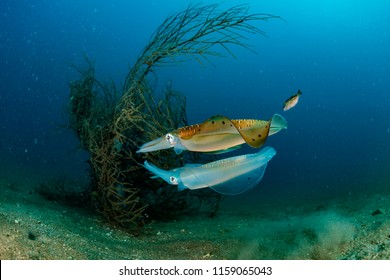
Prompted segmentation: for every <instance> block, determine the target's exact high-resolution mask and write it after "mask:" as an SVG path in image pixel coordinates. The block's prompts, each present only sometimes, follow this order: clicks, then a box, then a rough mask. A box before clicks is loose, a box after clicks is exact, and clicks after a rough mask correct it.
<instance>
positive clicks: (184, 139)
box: [137, 114, 287, 154]
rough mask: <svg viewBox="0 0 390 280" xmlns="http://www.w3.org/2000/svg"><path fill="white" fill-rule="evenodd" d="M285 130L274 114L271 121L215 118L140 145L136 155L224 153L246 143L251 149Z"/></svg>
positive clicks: (284, 122) (285, 124)
mask: <svg viewBox="0 0 390 280" xmlns="http://www.w3.org/2000/svg"><path fill="white" fill-rule="evenodd" d="M286 128H287V122H286V120H285V119H284V118H283V117H282V116H281V115H279V114H275V115H274V116H273V117H272V118H271V119H270V120H268V121H263V120H254V119H245V120H244V119H240V120H231V119H229V118H227V117H225V116H214V117H211V118H209V119H207V120H205V121H204V122H203V123H201V124H194V125H190V126H185V127H181V128H178V129H176V130H174V131H171V132H169V133H167V134H165V135H164V136H162V137H160V138H157V139H155V140H152V141H150V142H147V143H145V144H143V145H142V146H141V147H140V148H139V150H138V151H137V153H148V152H152V151H158V150H162V149H169V148H173V150H174V151H175V152H176V153H177V154H180V153H181V152H182V151H183V150H188V151H193V152H203V153H225V152H229V151H232V150H235V149H238V148H240V146H241V145H242V144H244V143H247V144H248V145H249V146H251V147H252V148H259V147H261V146H262V145H264V143H265V141H266V140H267V138H268V136H269V135H273V134H275V133H277V132H279V131H280V130H282V129H286Z"/></svg>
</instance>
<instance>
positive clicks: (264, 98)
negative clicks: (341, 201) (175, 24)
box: [0, 0, 390, 200]
mask: <svg viewBox="0 0 390 280" xmlns="http://www.w3.org/2000/svg"><path fill="white" fill-rule="evenodd" d="M215 2H218V1H202V4H209V3H215ZM225 2H226V1H225ZM245 2H248V1H245ZM249 2H250V12H252V13H270V14H274V15H279V16H281V17H282V18H283V19H284V21H283V20H277V19H275V20H270V21H268V22H258V24H257V25H256V26H257V27H259V28H260V29H262V30H264V31H265V32H267V34H268V36H269V37H268V38H266V37H264V36H261V35H252V34H247V35H246V36H247V38H248V41H247V42H248V43H249V44H250V45H251V46H252V49H253V50H254V51H255V52H256V53H253V52H250V51H248V50H246V49H240V48H237V47H232V50H233V52H234V54H235V56H236V57H237V58H236V59H235V58H232V57H229V56H227V57H225V58H212V59H211V61H212V62H213V64H214V65H213V64H208V63H205V64H203V65H200V64H199V63H197V62H196V61H188V62H186V63H183V64H180V65H177V66H172V67H168V68H165V69H159V70H158V71H157V74H158V77H159V78H158V81H159V85H160V86H161V87H162V86H163V85H164V84H165V83H168V82H172V83H173V86H174V88H175V89H178V90H180V91H182V92H183V93H185V95H186V97H187V112H188V120H189V122H190V123H198V122H202V121H203V120H205V119H207V118H208V117H210V116H212V115H216V114H223V115H226V116H228V117H231V118H260V119H268V118H270V117H271V116H272V115H273V114H274V113H281V114H282V115H283V116H285V118H286V119H287V121H288V124H289V126H288V129H287V130H285V131H282V132H281V133H279V134H277V135H274V136H272V137H270V138H269V139H268V141H267V145H270V146H272V147H274V148H275V149H276V151H277V155H276V156H275V157H274V158H273V159H272V161H271V162H270V163H269V166H268V169H267V171H266V174H265V177H264V179H263V181H262V183H261V186H259V187H258V188H256V190H255V191H253V194H254V195H252V196H251V197H255V198H256V199H261V200H264V199H276V198H277V197H280V196H282V197H287V198H289V199H290V198H294V197H295V198H311V197H318V196H320V197H321V196H324V197H325V196H329V195H330V196H332V195H338V194H339V193H353V192H358V191H359V192H361V191H365V190H367V189H370V190H371V189H374V188H376V187H386V186H389V185H390V175H389V172H388V170H389V168H390V145H389V144H390V110H389V107H390V66H389V65H390V51H389V50H390V13H389V11H390V2H389V1H385V0H378V1H352V0H345V1H329V0H328V1H324V0H323V1H283V0H274V1H249ZM189 3H193V1H167V0H166V1H124V0H121V1H102V0H100V1H97V0H94V1H75V0H66V1H65V0H63V1H51V0H46V1H45V0H42V1H32V0H29V1H26V0H25V1H22V0H20V1H13V0H3V1H1V3H0V71H1V72H0V73H1V76H0V77H1V78H0V79H1V83H0V108H1V109H0V120H1V125H0V135H1V137H0V162H1V163H0V167H1V172H2V173H3V176H4V177H13V176H15V177H17V176H23V177H28V176H32V175H31V174H34V175H35V176H38V177H39V176H41V177H50V176H57V175H58V174H60V175H65V176H70V177H74V178H78V177H85V176H86V173H85V171H84V169H85V167H86V164H85V160H86V159H87V155H86V154H85V153H83V152H81V151H79V150H78V142H77V140H76V138H75V136H74V135H73V133H72V131H69V130H67V129H64V128H63V125H64V124H65V123H66V113H65V104H66V100H67V97H68V95H69V82H70V81H71V80H73V79H75V78H77V77H78V76H77V73H76V72H75V71H74V69H73V68H72V67H71V64H76V65H82V63H83V56H84V54H86V55H87V56H89V57H90V58H92V59H94V60H95V61H96V70H97V76H98V77H99V78H101V79H103V80H105V79H106V80H108V79H110V78H112V79H114V80H115V81H116V82H117V83H118V85H119V86H120V85H121V82H122V81H123V79H124V77H125V75H126V74H127V72H128V69H129V66H131V65H132V63H133V62H134V61H135V60H136V58H137V55H138V54H139V53H140V51H141V50H142V48H143V47H144V46H145V45H146V43H147V42H148V40H149V38H150V36H151V34H152V33H153V31H154V30H155V29H156V28H157V27H158V25H159V24H161V23H162V21H163V20H164V19H165V18H166V17H167V16H168V15H172V14H173V13H175V12H178V11H181V10H183V9H184V8H186V7H187V6H188V4H189ZM242 3H243V2H241V1H228V3H224V4H222V6H221V7H222V8H228V7H230V6H233V5H236V4H242ZM298 89H301V91H302V92H303V95H302V96H301V99H300V102H299V104H298V105H297V106H296V107H295V108H293V109H291V110H290V111H288V112H282V104H283V101H284V100H285V99H287V98H288V97H289V96H291V95H292V94H294V93H295V92H296V91H297V90H298ZM240 152H241V153H246V152H254V150H252V149H250V148H244V149H242V150H241V151H240Z"/></svg>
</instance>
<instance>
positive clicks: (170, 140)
mask: <svg viewBox="0 0 390 280" xmlns="http://www.w3.org/2000/svg"><path fill="white" fill-rule="evenodd" d="M165 139H166V140H167V141H168V143H169V144H172V145H174V144H176V141H175V136H173V135H172V134H170V133H168V134H167V135H165Z"/></svg>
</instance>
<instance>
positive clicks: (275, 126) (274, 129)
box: [268, 114, 287, 135]
mask: <svg viewBox="0 0 390 280" xmlns="http://www.w3.org/2000/svg"><path fill="white" fill-rule="evenodd" d="M282 129H287V121H286V119H285V118H284V117H283V116H281V115H279V114H275V115H273V116H272V119H271V127H270V130H269V133H268V135H273V134H275V133H278V132H279V131H281V130H282Z"/></svg>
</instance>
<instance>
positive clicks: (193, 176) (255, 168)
mask: <svg viewBox="0 0 390 280" xmlns="http://www.w3.org/2000/svg"><path fill="white" fill-rule="evenodd" d="M275 154H276V151H275V150H274V149H273V148H271V147H265V148H263V149H262V150H261V151H260V152H258V153H256V154H247V155H241V156H235V157H230V158H226V159H221V160H217V161H213V162H210V163H206V164H203V165H202V164H188V165H185V166H183V167H180V168H175V169H172V170H163V169H160V168H158V167H156V166H155V165H153V164H151V163H149V162H148V161H145V162H144V165H143V166H144V167H145V168H146V169H147V170H149V171H150V172H151V173H153V174H154V175H155V176H153V177H152V178H158V177H160V178H162V179H163V180H164V181H166V182H167V183H168V184H171V185H177V186H178V190H179V191H182V190H185V189H190V190H196V189H202V188H211V189H212V190H214V191H216V192H218V193H220V194H225V195H238V194H242V193H245V192H247V191H249V190H251V189H252V188H254V187H255V186H256V185H257V184H258V183H259V182H260V181H261V179H262V178H263V175H264V172H265V169H266V167H267V164H268V162H269V161H270V160H271V159H272V158H273V157H274V156H275Z"/></svg>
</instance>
